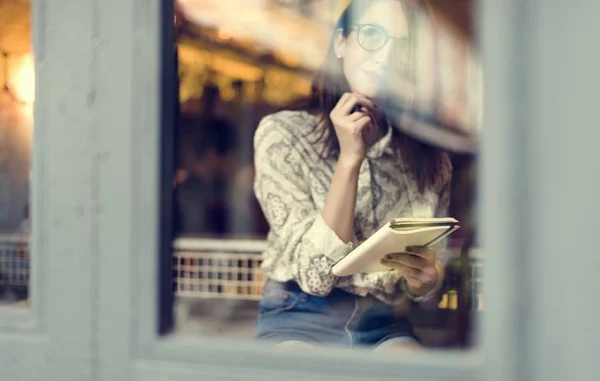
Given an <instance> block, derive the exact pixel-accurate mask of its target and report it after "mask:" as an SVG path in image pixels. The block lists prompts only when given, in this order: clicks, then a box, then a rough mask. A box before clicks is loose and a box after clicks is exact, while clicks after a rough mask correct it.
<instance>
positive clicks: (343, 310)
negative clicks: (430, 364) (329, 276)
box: [256, 280, 418, 347]
mask: <svg viewBox="0 0 600 381" xmlns="http://www.w3.org/2000/svg"><path fill="white" fill-rule="evenodd" d="M259 306H260V314H259V317H258V321H257V324H256V338H257V339H259V340H269V341H271V342H273V343H282V342H288V341H301V342H305V343H311V344H326V345H339V346H345V347H354V346H368V347H377V346H379V345H381V344H383V343H384V342H385V343H390V342H393V341H411V342H418V340H417V339H416V338H415V336H414V334H413V331H412V328H411V326H410V324H409V322H408V320H407V318H406V316H405V315H404V313H401V314H398V313H397V312H396V311H395V310H396V309H395V308H394V306H389V305H387V304H384V303H383V302H380V301H379V300H377V299H375V298H374V297H372V296H366V297H361V296H357V295H353V294H350V293H348V292H345V291H342V290H340V289H333V290H332V291H331V293H330V294H329V295H327V296H325V297H319V296H312V295H309V294H307V293H305V292H303V291H302V290H301V289H300V287H299V286H298V285H297V284H296V283H295V282H287V283H280V282H276V281H273V280H268V281H267V283H266V285H265V288H264V289H263V297H262V300H261V301H260V305H259Z"/></svg>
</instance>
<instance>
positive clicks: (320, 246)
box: [172, 0, 483, 348]
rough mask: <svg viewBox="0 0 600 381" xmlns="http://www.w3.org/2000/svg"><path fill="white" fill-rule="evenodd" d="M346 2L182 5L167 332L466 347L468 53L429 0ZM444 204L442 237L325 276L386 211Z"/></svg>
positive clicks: (474, 99)
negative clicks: (446, 230) (384, 267)
mask: <svg viewBox="0 0 600 381" xmlns="http://www.w3.org/2000/svg"><path fill="white" fill-rule="evenodd" d="M348 4H349V1H344V0H339V1H333V0H331V1H285V2H282V1H266V0H265V1H253V2H240V1H226V0H221V1H219V2H206V1H201V0H180V1H179V2H178V7H177V13H176V22H175V24H176V25H175V26H176V29H177V32H178V42H177V51H178V66H179V68H178V69H179V81H180V82H179V97H180V118H179V126H178V133H177V136H178V149H177V152H178V155H177V164H176V168H175V178H174V188H173V196H174V204H175V216H174V217H175V218H174V219H175V220H174V225H175V231H176V233H177V238H176V240H175V242H174V255H173V258H172V275H173V283H172V286H173V287H172V289H173V292H174V294H175V296H176V300H177V303H176V317H177V323H176V327H175V332H176V333H177V334H199V335H205V336H213V335H219V336H221V337H236V338H238V337H239V338H247V339H251V338H254V337H255V335H258V337H259V338H262V339H267V340H269V339H270V340H273V341H275V342H289V341H304V342H308V343H310V344H333V345H336V344H339V345H341V346H349V345H350V344H352V345H357V346H367V347H371V348H374V347H376V346H377V345H378V344H380V343H383V342H386V345H385V346H388V347H390V348H391V347H396V346H398V347H402V346H406V347H415V346H417V345H418V343H419V342H420V343H421V344H422V345H425V346H433V347H458V346H469V345H471V344H472V343H473V338H472V323H471V320H472V319H471V318H472V316H473V315H476V312H477V311H478V310H480V309H481V308H482V306H483V301H481V300H480V297H479V295H478V291H477V290H478V289H479V287H478V281H479V273H480V268H481V264H480V263H479V262H478V260H477V259H476V258H474V257H473V255H472V253H473V250H471V248H472V247H473V246H474V243H475V241H476V240H475V235H474V231H475V229H474V225H475V223H474V221H473V219H472V218H471V216H472V215H473V213H472V209H473V205H474V199H475V193H474V192H473V186H474V185H473V184H474V179H473V175H474V165H475V160H474V156H473V153H472V152H471V151H470V149H472V148H473V145H472V144H473V141H474V139H473V136H474V133H475V132H476V130H477V128H478V127H477V126H479V125H480V118H481V115H480V109H481V105H480V99H481V94H480V91H479V87H480V69H479V67H478V63H477V60H476V54H475V51H474V50H473V48H472V47H471V46H470V43H469V39H468V38H467V37H468V34H466V35H465V34H464V33H459V32H457V31H462V30H463V29H460V28H457V27H456V25H459V26H460V25H461V24H460V22H461V20H462V19H461V18H458V19H457V18H455V17H454V14H447V12H446V10H445V9H446V8H444V7H438V5H437V2H436V1H428V2H419V1H400V0H375V1H364V0H355V1H354V2H353V6H352V7H351V8H349V9H350V10H349V11H346V12H345V13H343V12H344V10H345V9H346V7H347V5H348ZM462 4H463V5H462V6H463V8H465V12H466V9H467V8H469V7H470V6H471V4H470V2H463V3H462ZM342 14H343V15H344V16H343V17H342V18H341V19H339V18H340V15H342ZM457 20H458V21H457ZM457 23H458V24H457ZM345 93H347V94H346V95H344V94H345ZM280 110H287V111H284V112H279V111H280ZM351 118H353V119H352V120H350V119H351ZM354 128H364V131H361V133H360V134H359V135H354V134H353V133H352V132H351V130H353V129H354ZM432 131H433V132H432ZM438 131H439V133H438ZM356 136H358V138H356ZM451 165H452V166H453V167H454V176H452V175H451V172H450V166H451ZM338 168H342V169H339V170H338ZM344 168H345V169H344ZM345 170H346V172H345V173H343V172H344V171H345ZM336 179H337V180H336ZM336 182H337V185H336ZM354 203H355V204H356V206H355V210H354V213H352V211H351V212H350V213H349V214H348V213H345V211H346V209H347V208H351V207H352V205H353V204H354ZM390 213H391V214H390ZM345 214H347V216H345ZM392 214H393V215H392ZM446 215H449V216H453V217H455V218H457V219H459V220H460V221H461V223H462V225H463V229H461V230H460V231H459V233H457V234H455V235H453V236H452V237H451V239H449V240H448V242H447V250H444V249H443V248H442V247H439V248H436V251H434V252H432V253H428V252H425V251H421V252H417V253H413V254H412V255H400V256H399V257H398V258H397V261H396V262H395V263H388V265H389V266H390V268H394V270H392V271H389V272H386V273H374V274H368V275H365V274H356V275H353V276H350V277H343V278H338V277H335V276H333V275H332V274H331V268H332V266H333V264H335V262H336V261H337V260H339V259H341V258H342V257H343V256H344V255H345V254H346V253H347V252H348V251H349V250H351V248H352V247H353V246H354V245H356V244H357V243H359V242H361V241H363V240H365V239H367V238H368V237H369V236H370V235H372V234H373V233H374V232H375V231H376V230H377V229H378V228H379V227H380V226H382V225H383V224H385V222H386V221H389V219H390V218H394V217H400V216H405V217H409V216H422V217H434V216H446ZM398 251H399V252H403V251H404V248H399V250H398ZM414 258H417V259H419V258H420V259H422V262H423V263H419V264H418V265H417V264H416V262H415V261H413V262H411V263H408V262H407V261H409V260H411V259H414ZM413 270H418V271H420V273H414V271H413ZM411 271H412V272H411ZM409 272H410V273H409ZM424 274H429V278H427V277H424ZM426 278H427V279H426ZM409 294H410V295H411V297H410V298H409V297H407V295H409ZM411 299H413V300H411ZM422 299H427V300H426V301H422ZM259 302H260V303H259ZM257 319H258V324H256V323H257ZM307 322H308V323H307ZM299 332H300V333H301V334H300V333H299ZM382 348H383V347H382Z"/></svg>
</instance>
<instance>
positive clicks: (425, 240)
mask: <svg viewBox="0 0 600 381" xmlns="http://www.w3.org/2000/svg"><path fill="white" fill-rule="evenodd" d="M458 229H460V224H459V222H458V221H457V220H455V219H454V218H396V219H394V220H392V221H390V222H389V223H388V224H386V225H384V226H382V227H381V228H380V229H379V230H377V231H376V232H375V233H374V234H373V235H372V236H370V237H369V238H368V239H367V240H365V241H364V242H362V243H361V244H360V245H358V247H356V248H355V249H354V250H352V251H351V252H350V253H349V254H348V255H347V256H345V257H344V258H343V259H342V260H340V261H339V262H338V263H337V264H336V265H335V266H334V267H333V269H332V271H333V274H334V275H337V276H347V275H352V274H356V273H374V272H380V271H388V270H389V269H390V268H389V267H386V266H383V265H382V264H381V263H380V261H381V259H382V258H383V257H384V256H386V255H387V254H391V253H399V252H403V251H405V248H406V247H407V246H431V245H434V244H436V243H438V242H439V241H441V240H442V239H444V238H445V237H447V236H449V235H450V234H452V233H453V232H455V231H456V230H458Z"/></svg>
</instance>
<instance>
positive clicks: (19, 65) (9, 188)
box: [0, 2, 34, 306]
mask: <svg viewBox="0 0 600 381" xmlns="http://www.w3.org/2000/svg"><path fill="white" fill-rule="evenodd" d="M0 14H2V15H7V17H2V18H1V19H0V306H7V305H10V306H25V305H26V304H27V295H28V284H29V233H30V230H31V228H30V210H29V180H30V179H29V174H30V169H29V168H30V157H31V142H32V133H33V98H34V69H33V54H32V50H31V34H30V18H31V14H30V9H29V4H28V3H26V2H0Z"/></svg>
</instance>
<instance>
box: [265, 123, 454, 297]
mask: <svg viewBox="0 0 600 381" xmlns="http://www.w3.org/2000/svg"><path fill="white" fill-rule="evenodd" d="M317 123H318V117H317V116H314V115H312V114H309V113H308V112H304V111H281V112H278V113H276V114H272V115H268V116H266V117H265V118H264V119H262V121H261V122H260V124H259V126H258V129H257V131H256V133H255V136H254V147H255V166H256V178H255V182H254V191H255V193H256V197H257V198H258V201H259V202H260V205H261V207H262V209H263V212H264V214H265V216H266V218H267V220H268V222H269V224H270V231H269V234H268V236H267V242H268V246H267V249H266V251H265V252H264V254H263V264H262V268H263V270H264V271H265V272H266V274H267V276H268V277H269V278H270V279H273V280H275V281H280V282H287V281H290V280H293V281H295V282H297V283H298V285H299V286H300V287H301V288H302V289H303V290H304V291H305V292H307V293H309V294H311V295H317V296H326V295H328V294H329V292H330V291H331V290H332V288H333V287H336V288H340V289H343V290H345V291H347V292H350V293H353V294H356V295H360V296H365V295H367V294H371V295H373V296H375V297H376V298H378V299H379V300H381V301H383V302H385V303H388V304H394V303H397V302H400V301H401V300H403V295H405V293H404V292H403V288H402V286H401V282H400V280H401V275H400V274H399V272H397V271H388V272H379V273H372V274H356V275H353V276H348V277H337V276H335V275H333V274H332V273H331V269H332V267H333V266H334V265H335V264H336V263H337V262H338V261H339V260H340V259H342V258H343V257H344V256H345V255H347V254H348V253H349V252H350V251H351V250H352V248H353V247H354V246H355V245H356V244H357V243H358V242H360V241H362V240H364V239H365V238H367V237H369V236H370V235H371V234H373V233H374V232H375V231H376V230H377V229H379V228H380V227H381V226H383V224H385V223H387V222H389V221H390V220H391V219H392V218H396V217H433V216H436V217H442V216H446V214H445V213H446V210H447V207H448V203H449V182H450V178H451V168H450V167H449V166H448V168H447V170H444V171H443V173H442V174H440V176H442V178H441V179H440V180H441V181H438V182H437V183H438V184H440V185H439V186H438V187H437V189H429V190H427V191H425V192H424V193H420V192H419V191H418V187H417V182H416V180H415V179H414V178H412V176H411V175H410V174H409V173H408V172H407V171H406V170H405V169H404V168H403V165H402V161H401V156H400V152H399V149H397V148H393V147H395V145H393V144H392V129H391V128H388V131H387V133H386V134H385V136H384V137H383V138H382V139H380V140H379V141H378V142H377V143H375V144H374V145H373V146H372V147H370V148H369V150H368V151H367V155H366V159H365V160H364V162H363V163H362V166H361V168H360V173H359V178H358V188H357V189H358V190H357V196H356V211H355V217H354V239H353V241H352V242H343V241H342V240H341V239H340V238H339V237H338V235H337V234H336V233H335V232H334V231H333V230H332V229H331V228H330V227H329V226H328V225H327V223H326V222H325V221H324V220H323V218H322V217H321V210H322V208H323V205H324V203H325V196H326V195H327V192H328V189H329V184H330V183H331V179H332V176H333V172H334V169H335V166H336V159H335V158H331V159H326V158H324V157H323V155H322V154H321V153H322V152H323V151H322V149H323V145H322V144H323V143H315V138H316V137H317V136H318V134H320V131H316V129H315V128H314V127H315V126H316V125H317ZM439 252H440V253H443V252H444V250H440V251H439ZM438 259H439V260H440V261H442V262H445V261H446V258H438Z"/></svg>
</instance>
